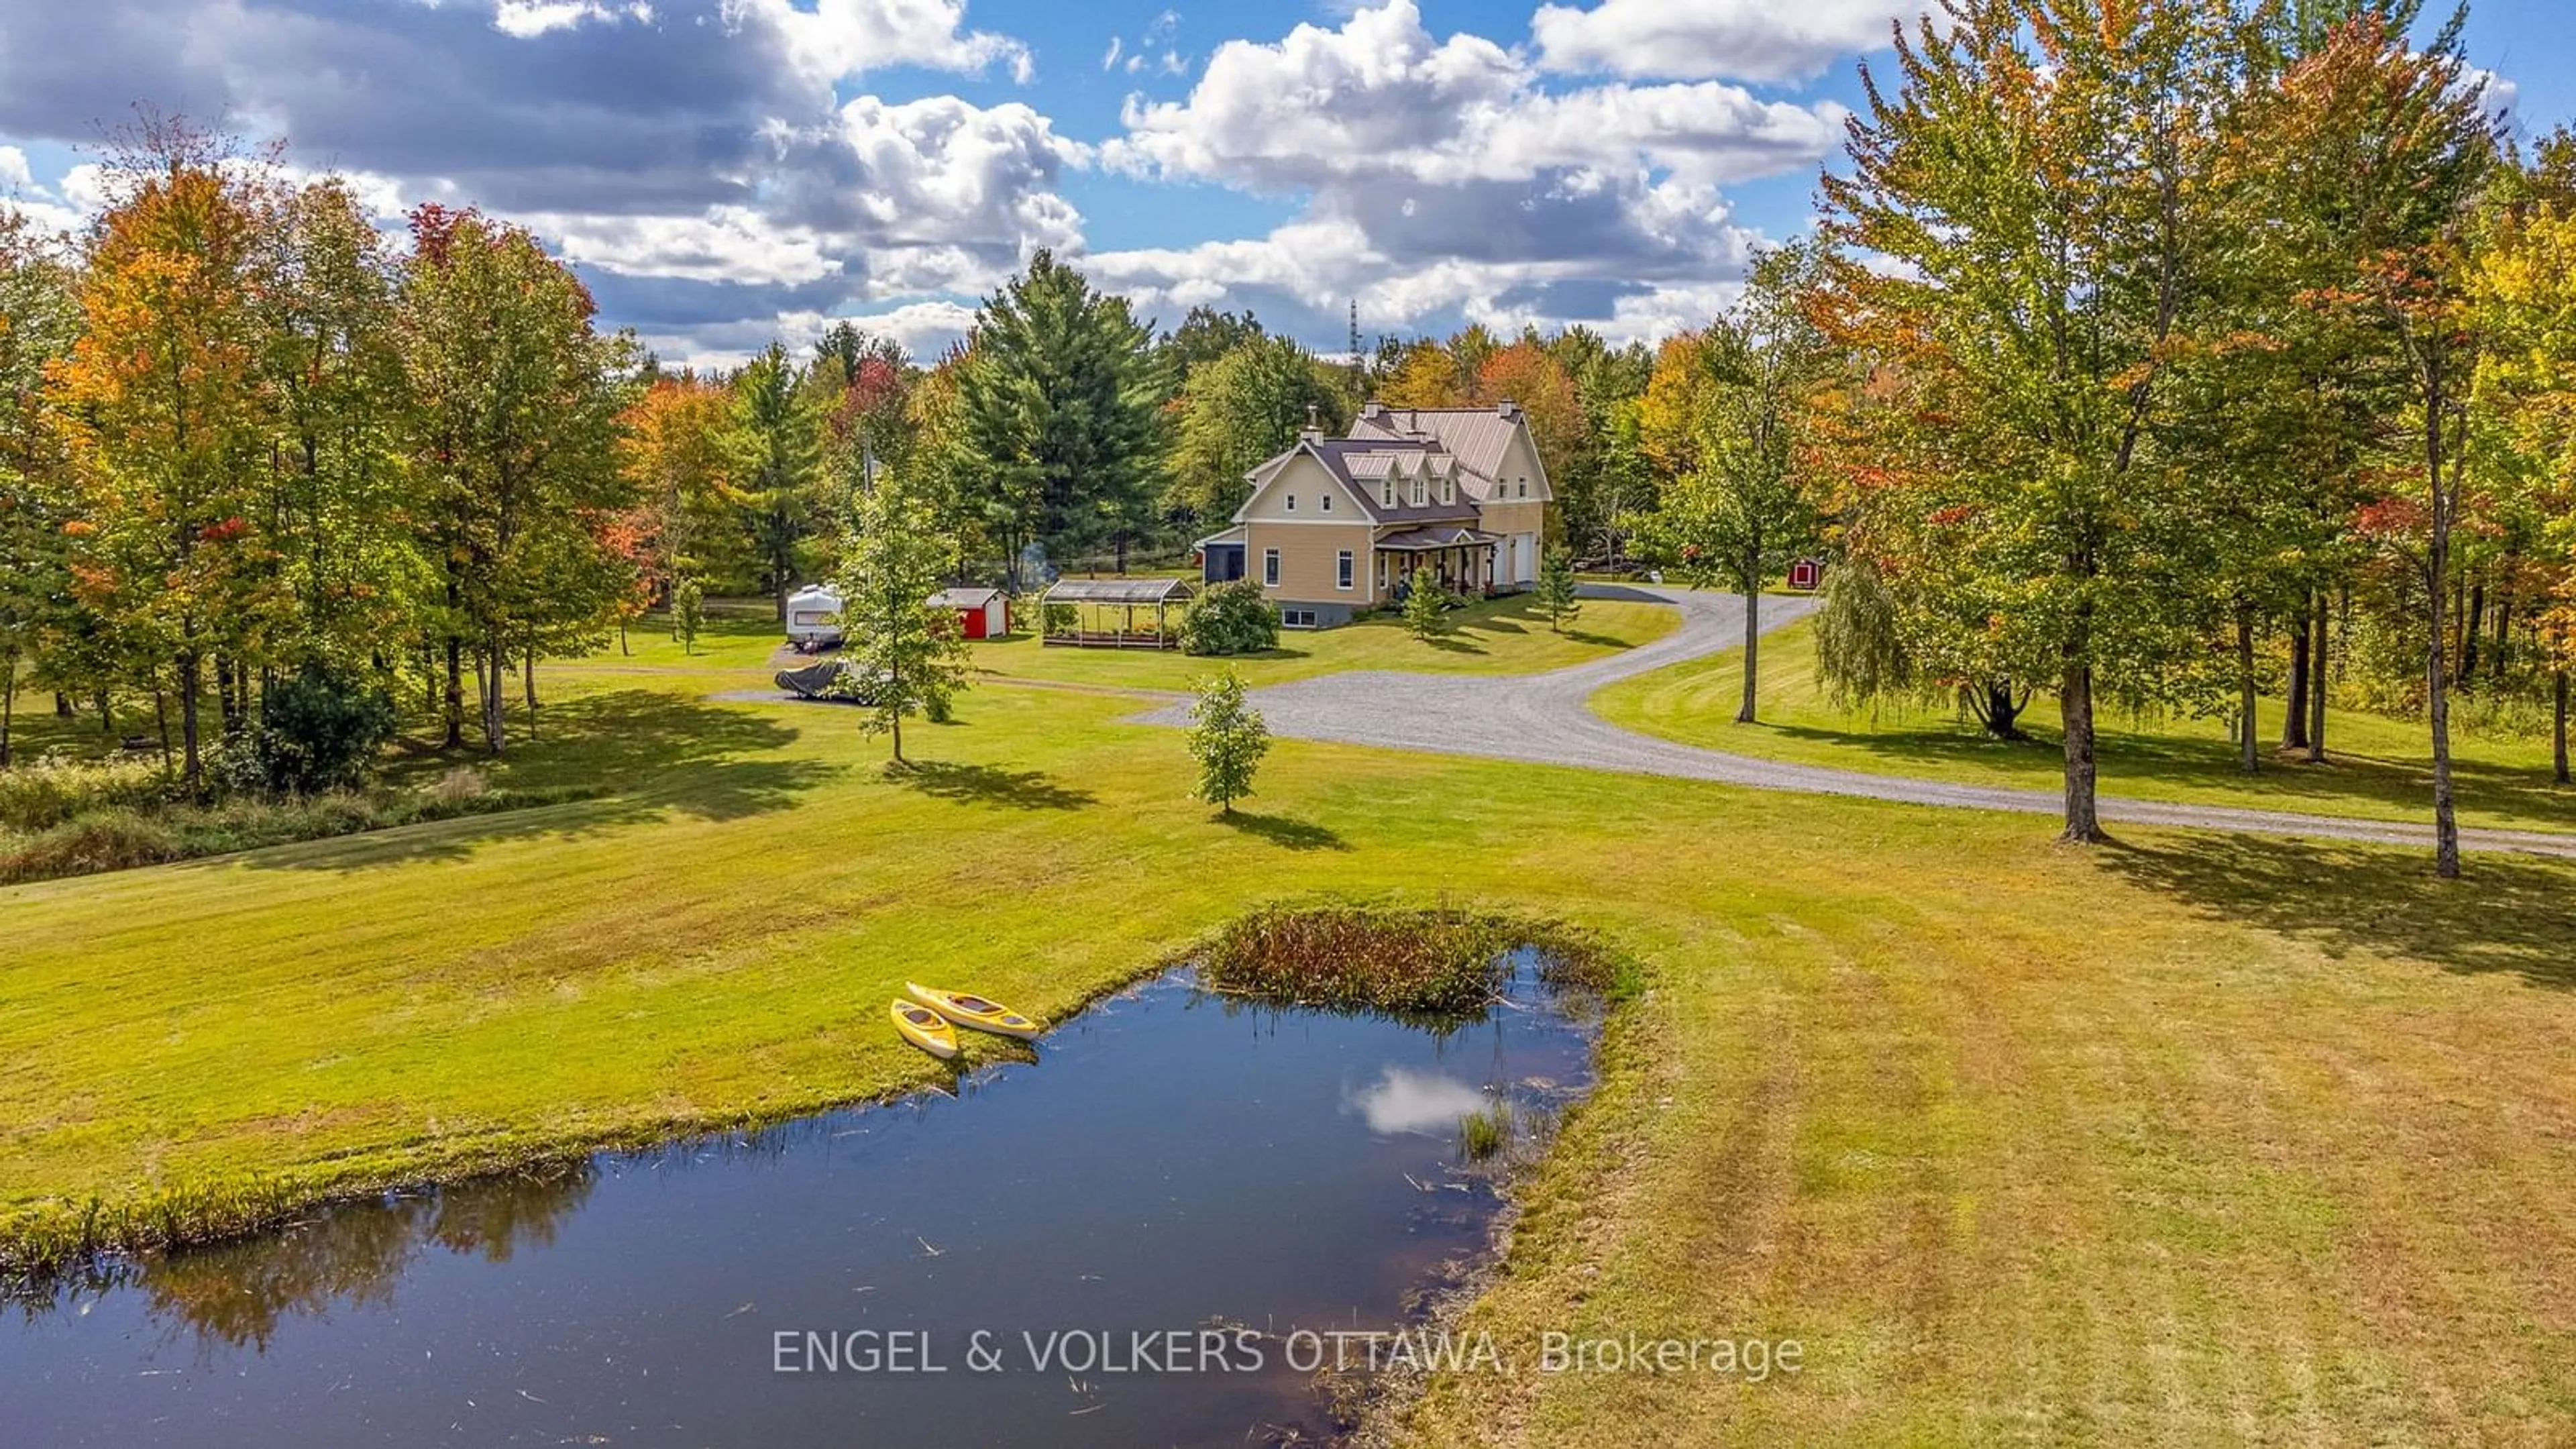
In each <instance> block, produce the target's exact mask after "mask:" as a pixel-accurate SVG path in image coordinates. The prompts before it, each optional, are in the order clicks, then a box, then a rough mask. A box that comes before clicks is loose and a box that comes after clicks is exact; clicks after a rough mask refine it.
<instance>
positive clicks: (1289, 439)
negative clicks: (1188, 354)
mask: <svg viewBox="0 0 2576 1449" xmlns="http://www.w3.org/2000/svg"><path fill="white" fill-rule="evenodd" d="M1337 373H1338V369H1334V368H1329V367H1326V366H1325V365H1324V364H1322V363H1321V362H1318V361H1317V360H1316V359H1315V356H1314V354H1312V353H1310V352H1308V351H1307V350H1306V349H1305V348H1303V347H1301V346H1299V345H1298V344H1297V343H1296V342H1295V341H1293V340H1291V339H1289V338H1285V337H1256V338H1254V339H1252V340H1250V341H1247V342H1244V343H1242V344H1241V345H1239V346H1237V347H1235V348H1234V349H1233V350H1231V351H1229V352H1226V353H1225V354H1223V355H1222V356H1219V357H1217V358H1216V359H1214V360H1213V361H1210V362H1207V363H1205V364H1203V365H1201V366H1199V367H1197V368H1194V369H1193V370H1192V371H1191V373H1190V381H1189V391H1188V392H1186V393H1185V394H1183V396H1182V398H1181V429H1180V445H1179V447H1178V448H1177V449H1176V450H1175V452H1174V455H1173V464H1172V483H1171V488H1170V490H1169V491H1168V492H1167V493H1166V494H1165V495H1164V506H1165V509H1166V511H1167V512H1169V513H1171V514H1173V515H1175V516H1182V517H1187V518H1192V519H1199V520H1210V519H1218V518H1227V517H1231V516H1232V515H1233V513H1234V511H1235V510H1236V509H1237V508H1240V507H1242V506H1243V501H1244V499H1245V498H1246V497H1247V496H1249V495H1250V493H1251V485H1250V484H1248V483H1246V482H1245V481H1244V475H1245V474H1246V473H1249V472H1251V471H1252V470H1253V469H1254V468H1256V467H1258V466H1260V465H1261V463H1262V462H1264V461H1265V460H1267V459H1269V458H1270V457H1272V456H1273V455H1275V454H1277V453H1279V452H1281V451H1283V450H1285V449H1286V448H1288V447H1289V446H1290V445H1291V444H1293V443H1295V442H1296V441H1297V435H1298V433H1299V432H1300V431H1302V430H1303V429H1304V428H1305V427H1306V426H1307V425H1308V424H1309V423H1310V422H1311V423H1312V424H1314V425H1315V426H1317V427H1319V428H1321V429H1323V430H1324V431H1325V432H1326V433H1327V434H1328V435H1331V434H1338V433H1340V432H1341V431H1342V430H1343V429H1344V428H1346V427H1348V426H1349V424H1350V403H1349V401H1348V399H1347V397H1346V396H1345V394H1344V393H1343V391H1342V384H1341V381H1340V379H1339V377H1338V376H1337V375H1336V374H1337Z"/></svg>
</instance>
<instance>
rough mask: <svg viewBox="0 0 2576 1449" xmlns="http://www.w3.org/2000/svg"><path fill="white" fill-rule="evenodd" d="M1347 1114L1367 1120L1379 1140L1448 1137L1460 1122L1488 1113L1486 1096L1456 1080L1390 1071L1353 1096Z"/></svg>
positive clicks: (1435, 1074) (1405, 1070) (1402, 1069)
mask: <svg viewBox="0 0 2576 1449" xmlns="http://www.w3.org/2000/svg"><path fill="white" fill-rule="evenodd" d="M1344 1107H1345V1109H1346V1110H1350V1111H1356V1112H1358V1113H1359V1114H1360V1116H1362V1117H1363V1118H1365V1119H1367V1121H1368V1125H1369V1130H1370V1131H1371V1132H1374V1133H1376V1134H1377V1135H1379V1136H1380V1137H1392V1136H1394V1135H1396V1134H1397V1133H1400V1132H1412V1133H1437V1134H1446V1133H1450V1132H1454V1131H1456V1130H1457V1128H1458V1119H1459V1118H1461V1117H1464V1116H1467V1115H1468V1114H1469V1113H1471V1112H1481V1111H1483V1110H1484V1109H1485V1094H1484V1093H1482V1092H1479V1091H1477V1090H1476V1089H1475V1088H1474V1087H1471V1086H1469V1085H1467V1084H1466V1083H1465V1082H1462V1081H1460V1080H1458V1079H1457V1078H1456V1077H1450V1076H1443V1075H1442V1074H1440V1073H1438V1072H1417V1071H1414V1070H1413V1069H1411V1068H1409V1067H1388V1068H1387V1069H1386V1070H1385V1071H1383V1072H1381V1073H1379V1074H1378V1079H1377V1081H1376V1082H1375V1083H1374V1084H1372V1085H1370V1086H1367V1087H1363V1088H1361V1089H1360V1090H1359V1091H1357V1092H1354V1093H1352V1094H1351V1095H1350V1098H1349V1100H1348V1101H1347V1102H1345V1103H1344Z"/></svg>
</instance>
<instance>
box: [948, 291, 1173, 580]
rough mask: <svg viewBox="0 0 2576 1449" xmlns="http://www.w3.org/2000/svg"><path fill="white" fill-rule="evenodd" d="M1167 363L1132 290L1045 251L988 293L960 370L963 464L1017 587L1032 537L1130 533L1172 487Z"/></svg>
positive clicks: (1112, 537) (1071, 540)
mask: <svg viewBox="0 0 2576 1449" xmlns="http://www.w3.org/2000/svg"><path fill="white" fill-rule="evenodd" d="M1169 379H1170V373H1169V370H1168V368H1167V367H1166V366H1165V365H1164V363H1163V361H1162V360H1161V358H1160V356H1159V354H1158V352H1157V350H1156V348H1155V347H1154V339H1153V334H1152V333H1151V332H1150V331H1149V330H1148V329H1147V328H1146V327H1144V326H1143V325H1142V324H1140V323H1138V322H1137V321H1136V319H1135V317H1134V316H1133V315H1132V314H1131V313H1130V312H1129V311H1128V308H1127V302H1126V300H1125V299H1124V298H1120V297H1114V296H1110V295H1108V294H1106V293H1102V292H1097V291H1094V290H1093V289H1092V287H1091V284H1090V283H1089V282H1087V281H1085V280H1084V279H1083V276H1082V274H1081V273H1080V272H1079V271H1076V270H1075V269H1074V268H1073V267H1071V266H1069V265H1067V264H1065V263H1063V262H1060V261H1058V260H1056V258H1055V256H1054V255H1053V254H1052V253H1050V252H1046V251H1043V250H1042V251H1040V252H1038V253H1037V255H1036V256H1034V257H1032V258H1031V259H1030V260H1029V266H1028V270H1027V271H1026V272H1023V273H1022V274H1020V275H1019V276H1017V277H1015V278H1013V279H1012V280H1011V282H1010V284H1009V285H1007V286H1005V287H1003V288H1002V289H1001V290H1000V291H999V292H996V293H994V294H993V295H992V296H991V297H989V298H987V299H986V300H985V303H984V307H983V311H982V312H981V313H980V314H978V316H977V318H976V322H975V331H974V335H973V337H972V339H971V342H970V345H969V348H968V351H967V354H966V360H965V363H964V365H963V366H962V368H961V369H960V370H959V374H958V384H959V386H958V443H959V448H958V451H957V454H956V465H957V466H959V467H962V468H963V469H965V470H967V471H968V472H969V473H971V474H972V475H973V479H974V486H975V492H976V496H977V498H978V500H979V502H980V504H981V512H982V514H983V517H984V521H985V524H986V527H987V528H988V529H989V530H990V533H991V536H992V540H993V542H994V543H995V544H996V545H998V546H999V547H1000V549H1001V551H1002V553H1003V555H1004V559H1003V562H1004V565H1005V567H1006V568H1007V569H1009V570H1010V573H1011V582H1012V585H1013V587H1014V588H1015V589H1016V588H1018V587H1019V586H1020V585H1021V584H1023V583H1024V582H1025V581H1024V580H1022V579H1021V578H1020V577H1019V573H1018V569H1019V559H1020V553H1021V550H1022V548H1023V547H1024V546H1025V545H1027V544H1029V543H1031V542H1035V543H1038V544H1041V545H1043V546H1044V547H1045V548H1046V549H1047V551H1048V552H1050V553H1053V554H1057V555H1068V554H1072V553H1078V552H1082V551H1085V550H1091V549H1097V548H1099V547H1101V546H1103V545H1115V546H1116V547H1117V549H1118V550H1119V556H1120V559H1121V562H1122V564H1123V562H1124V559H1125V550H1126V547H1127V544H1128V543H1129V542H1130V541H1131V540H1132V539H1134V538H1135V537H1136V536H1137V535H1139V534H1141V533H1142V532H1144V531H1145V530H1146V529H1147V528H1148V527H1149V526H1150V525H1151V522H1152V513H1153V505H1154V503H1155V500H1156V499H1158V498H1159V497H1160V496H1161V493H1162V463H1163V456H1164V450H1165V444H1164V437H1163V403H1164V400H1165V398H1166V397H1167V396H1168V394H1169V392H1170V380H1169Z"/></svg>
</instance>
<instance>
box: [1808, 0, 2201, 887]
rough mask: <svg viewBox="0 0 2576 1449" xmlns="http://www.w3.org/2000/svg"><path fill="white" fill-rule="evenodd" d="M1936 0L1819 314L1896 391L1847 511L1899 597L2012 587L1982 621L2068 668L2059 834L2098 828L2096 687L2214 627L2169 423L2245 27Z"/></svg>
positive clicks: (2048, 666)
mask: <svg viewBox="0 0 2576 1449" xmlns="http://www.w3.org/2000/svg"><path fill="white" fill-rule="evenodd" d="M1941 9H1942V12H1943V15H1944V18H1945V21H1946V23H1945V24H1943V25H1939V26H1934V25H1926V26H1924V27H1922V28H1921V29H1920V30H1918V31H1917V32H1916V33H1915V34H1914V35H1912V36H1911V37H1907V36H1904V35H1900V36H1899V38H1898V44H1897V47H1896V61H1895V64H1896V70H1897V75H1898V80H1899V83H1898V85H1897V88H1896V89H1895V90H1893V91H1890V90H1888V89H1887V88H1886V87H1885V86H1883V85H1882V84H1881V83H1880V80H1879V77H1878V76H1877V75H1875V74H1872V73H1868V72H1866V71H1865V72H1864V83H1865V88H1866V90H1867V96H1868V104H1867V109H1866V111H1865V113H1864V114H1861V115H1859V116H1856V117H1855V118H1854V119H1853V120H1852V122H1851V123H1850V142H1849V150H1850V154H1851V166H1852V171H1851V174H1850V175H1849V176H1831V175H1828V176H1827V177H1826V178H1825V179H1824V189H1825V193H1826V197H1827V201H1828V205H1829V213H1828V217H1827V221H1826V228H1827V233H1828V236H1829V238H1830V239H1831V240H1832V241H1833V242H1835V243H1837V244H1838V245H1839V246H1840V247H1842V248H1844V249H1846V256H1845V257H1844V258H1843V259H1842V260H1839V261H1838V262H1836V263H1834V264H1833V265H1832V267H1831V273H1832V275H1831V283H1830V286H1829V288H1828V289H1826V293H1825V295H1824V296H1823V297H1822V299H1821V306H1820V312H1819V317H1820V321H1821V322H1822V324H1823V325H1824V326H1825V328H1826V330H1827V332H1828V335H1829V337H1830V338H1831V339H1832V340H1833V341H1834V342H1835V343H1836V344H1838V345H1840V346H1842V347H1845V348H1848V349H1849V350H1850V351H1851V352H1853V353H1854V354H1855V355H1857V356H1860V357H1863V358H1866V359H1868V360H1869V362H1870V363H1871V364H1872V365H1873V366H1874V367H1875V369H1876V370H1877V375H1876V377H1875V379H1874V381H1875V383H1876V385H1877V386H1878V387H1879V388H1881V389H1882V390H1884V391H1885V392H1886V393H1888V394H1892V395H1893V401H1894V405H1892V406H1887V407H1883V408H1877V409H1873V410H1869V411H1867V412H1864V413H1862V414H1859V416H1860V417H1862V418H1864V419H1866V420H1867V421H1868V422H1869V423H1870V424H1871V427H1870V428H1869V429H1868V430H1865V432H1864V434H1863V435H1862V437H1861V439H1860V441H1861V443H1862V448H1861V449H1860V450H1859V451H1857V452H1856V453H1855V454H1853V455H1852V456H1850V457H1848V458H1846V459H1845V460H1844V462H1845V470H1846V474H1847V478H1848V480H1849V482H1850V484H1851V487H1850V488H1849V489H1848V491H1849V493H1850V495H1851V497H1850V500H1849V501H1850V503H1851V504H1852V506H1853V509H1854V514H1855V516H1853V517H1852V518H1851V519H1850V520H1849V522H1850V524H1851V526H1852V529H1853V537H1854V540H1855V541H1856V542H1857V543H1858V544H1859V545H1860V546H1862V547H1864V548H1868V549H1872V550H1875V561H1876V562H1877V563H1878V564H1879V566H1880V567H1881V568H1882V569H1883V570H1884V571H1885V572H1886V573H1887V575H1888V576H1889V579H1890V583H1891V585H1892V586H1893V587H1894V588H1895V590H1896V592H1897V596H1898V597H1899V598H1905V597H1921V598H1931V597H1942V596H1953V595H1956V594H1959V593H1962V592H1964V593H1966V594H1970V595H1976V596H1981V597H1984V598H1988V599H1991V600H1992V602H1993V607H1992V609H1991V610H1990V611H1988V612H1987V613H1986V615H1985V616H1984V617H1982V618H1976V619H1971V620H1964V621H1959V624H1960V625H1962V626H1964V627H1968V628H1971V629H1974V630H1977V631H1980V632H1982V633H1983V634H1985V635H1986V636H1987V637H1986V638H1985V640H1984V641H1983V649H1984V652H1985V653H1986V654H1988V655H1989V656H1990V657H1992V658H1994V659H1996V660H1997V661H1999V662H2000V663H2001V664H2002V665H2003V666H2004V670H2003V672H2005V673H2007V674H2009V675H2010V676H2012V677H2014V678H2019V679H2025V680H2044V681H2047V682H2049V683H2051V684H2053V685H2054V686H2055V688H2056V690H2057V696H2058V713H2059V719H2060V722H2061V725H2062V727H2063V735H2064V752H2065V830H2064V838H2065V839H2067V840H2070V841H2079V842H2080V841H2096V840H2100V839H2102V838H2104V837H2103V831H2102V827H2101V823H2100V815H2099V812H2098V810H2097V808H2096V803H2095V797H2096V786H2097V775H2098V768H2097V765H2096V761H2095V728H2094V715H2095V709H2096V701H2097V700H2098V699H2100V698H2102V697H2104V696H2105V695H2112V696H2119V695H2147V694H2151V693H2153V692H2154V691H2155V690H2156V688H2157V687H2158V685H2159V682H2160V680H2161V678H2162V677H2163V673H2164V669H2165V666H2166V665H2167V664H2168V662H2169V661H2170V660H2171V659H2173V658H2174V657H2176V656H2177V654H2178V653H2180V652H2181V651H2184V650H2187V649H2188V648H2190V646H2191V638H2190V632H2189V628H2188V622H2189V621H2188V620H2186V619H2181V618H2177V617H2175V615H2174V611H2175V602H2174V601H2175V600H2177V599H2178V598H2188V597H2190V580H2189V574H2190V572H2191V570H2192V568H2193V563H2194V560H2193V554H2194V550H2195V548H2196V544H2197V541H2196V540H2195V539H2194V538H2193V537H2192V533H2191V528H2190V526H2189V523H2190V520H2189V515H2190V509H2189V508H2188V506H2187V499H2186V496H2185V495H2186V482H2185V479H2184V477H2183V476H2182V470H2180V469H2178V468H2175V467H2173V466H2172V465H2171V462H2170V460H2169V459H2168V458H2166V457H2164V456H2162V454H2161V453H2160V451H2159V447H2158V443H2157V438H2156V428H2157V425H2158V423H2159V421H2160V416H2159V409H2160V408H2161V407H2163V406H2164V405H2165V403H2166V401H2167V398H2166V393H2167V367H2168V359H2169V355H2170V348H2171V345H2172V343H2173V342H2174V340H2175V339H2176V338H2177V336H2179V335H2180V334H2181V333H2182V332H2183V331H2184V329H2185V328H2187V327H2188V326H2189V325H2190V324H2191V322H2192V320H2193V316H2194V310H2195V308H2196V307H2197V306H2198V305H2199V302H2200V291H2201V288H2202V286H2203V285H2204V281H2205V278H2206V276H2207V274H2208V272H2209V271H2210V270H2211V268H2212V266H2213V264H2214V262H2215V260H2216V259H2215V258H2214V257H2213V256H2212V255H2211V250H2212V248H2211V234H2212V232H2213V226H2212V220H2213V218H2212V216H2211V212H2212V210H2213V202H2212V199H2211V197H2210V194H2209V193H2210V186H2209V184H2208V173H2209V169H2210V166H2211V164H2212V151H2213V148H2214V144H2215V143H2214V142H2213V140H2212V137H2214V136H2215V135H2217V134H2218V133H2219V132H2220V130H2221V128H2222V126H2223V125H2224V123H2225V121H2226V118H2227V113H2228V110H2229V103H2230V99H2231V95H2232V90H2233V81H2234V75H2233V73H2232V71H2231V48H2232V39H2233V26H2232V23H2231V17H2230V16H2229V15H2228V14H2227V13H2226V7H2225V5H2224V4H2223V3H2222V0H2137V3H2125V4H2124V3H2109V0H1942V5H1941ZM1863 254H1867V255H1872V256H1874V258H1875V259H1876V262H1877V264H1876V265H1872V266H1867V267H1864V266H1862V265H1860V264H1859V263H1858V261H1856V260H1854V259H1853V258H1854V257H1857V256H1859V255H1863ZM1872 433H1875V434H1876V436H1871V435H1870V434H1872ZM1926 580H1928V581H1929V586H1918V585H1920V584H1922V583H1924V582H1925V581H1926ZM1923 622H1924V623H1925V625H1926V626H1927V627H1931V626H1935V625H1937V624H1939V623H1940V622H1942V621H1938V620H1926V621H1923Z"/></svg>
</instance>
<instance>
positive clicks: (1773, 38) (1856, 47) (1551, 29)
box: [1530, 0, 1925, 82]
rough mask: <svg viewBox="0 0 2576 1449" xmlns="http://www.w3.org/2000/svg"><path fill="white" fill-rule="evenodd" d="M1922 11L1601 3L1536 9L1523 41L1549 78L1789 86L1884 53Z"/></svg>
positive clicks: (1903, 1)
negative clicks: (1838, 64) (1844, 62)
mask: <svg viewBox="0 0 2576 1449" xmlns="http://www.w3.org/2000/svg"><path fill="white" fill-rule="evenodd" d="M1924 9H1925V6H1924V5H1923V3H1922V0H1794V3H1783V0H1692V3H1689V4H1673V3H1671V0H1601V3H1600V4H1599V5H1596V6H1594V7H1592V8H1591V9H1588V10H1586V9H1578V8H1576V7H1574V6H1571V5H1553V4H1551V5H1542V6H1540V7H1539V9H1538V13H1537V14H1536V15H1534V16H1532V17H1531V18H1530V37H1531V39H1532V40H1534V41H1535V42H1536V43H1537V46H1538V54H1539V62H1540V64H1541V65H1543V66H1545V67H1546V68H1547V69H1549V70H1552V71H1571V72H1576V73H1580V74H1586V75H1617V76H1626V77H1629V78H1631V79H1635V78H1640V77H1650V76H1651V77H1661V78H1677V79H1696V78H1714V77H1725V78H1728V79H1732V80H1751V81H1774V82H1777V81H1795V80H1807V79H1812V78H1813V77H1815V76H1816V75H1818V74H1820V73H1822V72H1823V71H1824V70H1825V68H1826V67H1827V66H1830V65H1832V64H1833V63H1834V62H1835V61H1837V60H1841V59H1844V58H1845V57H1848V56H1855V55H1863V54H1867V53H1868V52H1870V51H1874V50H1880V49H1884V48H1885V47H1886V46H1887V44H1888V37H1889V35H1890V33H1891V26H1892V25H1893V24H1894V23H1896V22H1898V21H1907V22H1911V21H1912V20H1913V19H1914V18H1915V17H1916V16H1919V15H1920V14H1922V13H1923V11H1924Z"/></svg>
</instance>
